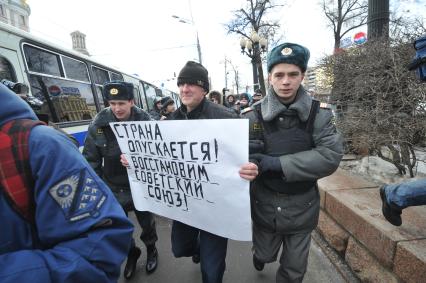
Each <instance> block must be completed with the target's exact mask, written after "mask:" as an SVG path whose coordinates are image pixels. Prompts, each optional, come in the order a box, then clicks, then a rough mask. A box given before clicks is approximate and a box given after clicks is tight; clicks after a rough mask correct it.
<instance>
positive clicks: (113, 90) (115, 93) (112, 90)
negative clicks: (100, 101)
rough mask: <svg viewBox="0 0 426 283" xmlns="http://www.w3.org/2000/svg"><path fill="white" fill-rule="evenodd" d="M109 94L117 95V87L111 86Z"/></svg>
mask: <svg viewBox="0 0 426 283" xmlns="http://www.w3.org/2000/svg"><path fill="white" fill-rule="evenodd" d="M109 94H111V95H117V94H118V89H116V88H111V89H110V90H109Z"/></svg>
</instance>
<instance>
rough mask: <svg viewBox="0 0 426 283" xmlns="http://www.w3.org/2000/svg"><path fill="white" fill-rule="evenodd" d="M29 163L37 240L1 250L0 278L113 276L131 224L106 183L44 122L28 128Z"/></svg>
mask: <svg viewBox="0 0 426 283" xmlns="http://www.w3.org/2000/svg"><path fill="white" fill-rule="evenodd" d="M30 163H31V170H32V172H33V176H34V179H35V188H34V197H35V202H36V213H35V224H36V225H35V226H36V229H37V233H35V235H36V238H38V240H30V242H31V241H32V246H33V249H31V248H28V249H20V250H17V251H13V252H9V253H4V254H1V255H0V266H1V271H0V281H1V282H3V283H4V282H31V283H38V282H43V283H46V282H79V283H82V282H116V281H117V279H118V277H119V274H120V266H121V264H122V262H123V261H124V259H125V258H126V256H127V252H128V250H129V247H130V243H131V235H132V232H133V226H132V224H131V223H130V222H129V220H128V219H127V217H126V215H125V214H124V211H123V209H122V208H121V206H120V205H119V204H118V202H117V201H116V200H115V198H114V196H113V195H112V194H111V192H110V190H109V189H108V187H107V186H106V185H105V184H104V183H103V181H101V180H100V178H99V177H98V176H97V175H96V174H95V172H94V171H93V169H92V168H91V167H90V165H89V164H88V163H87V162H86V160H85V159H84V157H83V156H82V155H81V154H80V152H79V151H78V149H77V148H76V147H75V146H74V145H73V144H72V143H71V142H70V141H69V140H68V139H67V138H66V137H65V136H64V135H61V134H59V133H57V132H56V131H55V130H53V129H50V128H48V127H44V126H37V127H35V128H33V130H32V131H31V135H30ZM33 236H34V234H33ZM33 238H34V237H33Z"/></svg>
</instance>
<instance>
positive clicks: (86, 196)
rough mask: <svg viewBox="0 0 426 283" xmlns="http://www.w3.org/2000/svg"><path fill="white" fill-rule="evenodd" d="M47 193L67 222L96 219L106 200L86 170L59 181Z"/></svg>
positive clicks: (105, 196)
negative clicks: (89, 218)
mask: <svg viewBox="0 0 426 283" xmlns="http://www.w3.org/2000/svg"><path fill="white" fill-rule="evenodd" d="M49 193H50V196H51V197H52V198H53V199H54V200H55V201H56V203H57V204H58V205H59V206H60V208H61V210H62V212H63V213H64V215H65V218H66V219H67V220H69V221H77V220H80V219H84V218H87V217H97V216H98V215H99V209H100V208H101V207H102V205H103V204H104V202H105V200H106V198H107V194H106V193H105V191H104V189H103V188H101V187H99V186H98V184H97V183H96V182H95V180H94V178H93V176H92V175H91V174H90V172H89V171H88V170H87V169H84V170H82V171H80V172H79V173H75V174H73V175H71V176H68V177H67V178H65V179H63V180H61V181H59V182H58V183H57V184H55V185H54V186H53V187H52V188H50V189H49Z"/></svg>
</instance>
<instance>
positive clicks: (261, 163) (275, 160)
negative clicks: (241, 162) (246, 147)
mask: <svg viewBox="0 0 426 283" xmlns="http://www.w3.org/2000/svg"><path fill="white" fill-rule="evenodd" d="M249 160H250V161H251V162H253V163H255V164H256V165H257V167H259V168H258V169H259V172H261V173H263V172H266V171H276V172H282V168H281V161H280V158H279V157H274V156H269V155H266V154H262V153H254V154H250V155H249Z"/></svg>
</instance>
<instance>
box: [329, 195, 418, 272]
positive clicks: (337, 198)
mask: <svg viewBox="0 0 426 283" xmlns="http://www.w3.org/2000/svg"><path fill="white" fill-rule="evenodd" d="M325 210H326V212H327V213H328V214H329V215H330V216H331V217H332V218H333V219H334V220H336V222H337V223H338V224H339V225H340V226H341V227H344V228H345V229H346V230H347V231H348V232H349V233H350V234H351V235H352V236H353V237H355V238H356V239H357V240H358V241H359V242H361V243H362V244H363V245H364V246H365V247H366V248H368V249H369V250H370V251H371V252H372V253H373V254H374V255H375V256H376V257H377V259H378V260H379V261H380V262H381V263H382V264H383V265H385V266H386V267H388V268H392V265H393V257H394V255H395V251H396V244H397V243H398V242H399V241H409V240H416V239H424V238H426V206H419V207H410V208H407V209H404V211H403V214H402V217H403V225H402V226H400V227H395V226H393V225H391V224H390V223H389V222H387V221H386V219H385V218H384V217H383V215H382V212H381V199H380V197H379V191H378V188H374V189H362V190H359V189H352V190H333V191H327V192H326V203H325Z"/></svg>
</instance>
